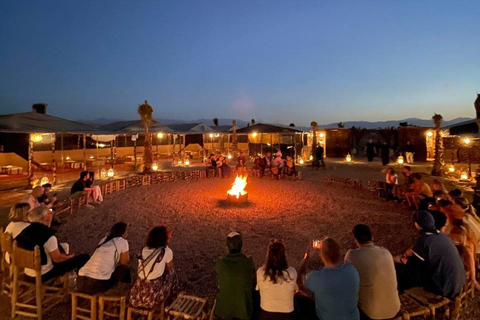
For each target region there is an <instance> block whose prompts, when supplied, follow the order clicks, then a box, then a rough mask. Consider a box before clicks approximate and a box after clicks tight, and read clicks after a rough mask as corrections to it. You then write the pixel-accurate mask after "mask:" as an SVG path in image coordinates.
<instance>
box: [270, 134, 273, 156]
mask: <svg viewBox="0 0 480 320" xmlns="http://www.w3.org/2000/svg"><path fill="white" fill-rule="evenodd" d="M270 153H271V155H272V156H273V133H270Z"/></svg>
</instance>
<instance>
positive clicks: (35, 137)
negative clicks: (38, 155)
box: [31, 133, 43, 142]
mask: <svg viewBox="0 0 480 320" xmlns="http://www.w3.org/2000/svg"><path fill="white" fill-rule="evenodd" d="M31 139H32V141H33V142H40V141H42V140H43V137H42V135H41V134H39V133H35V134H32V136H31Z"/></svg>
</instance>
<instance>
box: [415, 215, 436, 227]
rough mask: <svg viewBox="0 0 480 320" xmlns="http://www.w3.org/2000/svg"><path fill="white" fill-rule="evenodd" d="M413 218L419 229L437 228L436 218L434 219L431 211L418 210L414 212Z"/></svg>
mask: <svg viewBox="0 0 480 320" xmlns="http://www.w3.org/2000/svg"><path fill="white" fill-rule="evenodd" d="M413 220H414V221H415V227H416V228H417V229H418V230H422V229H425V230H435V219H433V216H432V215H431V213H430V212H428V211H426V210H419V211H416V212H415V213H414V214H413Z"/></svg>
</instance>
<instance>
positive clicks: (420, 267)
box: [395, 211, 465, 298]
mask: <svg viewBox="0 0 480 320" xmlns="http://www.w3.org/2000/svg"><path fill="white" fill-rule="evenodd" d="M414 220H415V227H416V228H417V229H418V230H419V237H418V238H417V240H416V241H415V244H414V245H413V247H412V249H409V250H407V252H405V253H404V254H403V255H402V256H398V257H395V260H396V262H397V264H396V265H395V268H396V271H397V282H398V288H399V291H400V292H403V291H404V290H407V289H410V288H412V287H419V286H420V287H423V288H424V289H425V290H426V291H429V292H432V293H434V294H438V295H441V296H443V297H446V298H453V297H454V296H455V295H457V294H458V293H459V292H460V291H461V290H462V288H463V285H464V283H465V270H464V267H463V264H462V260H461V258H460V255H459V253H458V250H457V248H455V245H454V244H453V242H452V241H451V240H450V239H449V238H448V236H447V235H446V234H444V233H442V232H440V231H438V230H437V229H436V228H435V219H434V218H433V216H432V214H430V213H429V212H428V211H417V212H415V213H414Z"/></svg>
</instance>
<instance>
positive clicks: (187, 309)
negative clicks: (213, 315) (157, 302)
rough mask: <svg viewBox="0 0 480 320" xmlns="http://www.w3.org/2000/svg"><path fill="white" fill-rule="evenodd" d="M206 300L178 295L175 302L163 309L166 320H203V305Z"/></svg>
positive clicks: (204, 314)
mask: <svg viewBox="0 0 480 320" xmlns="http://www.w3.org/2000/svg"><path fill="white" fill-rule="evenodd" d="M206 303H207V300H205V299H202V298H199V297H195V296H187V295H185V294H183V293H180V294H179V295H178V297H177V299H175V301H174V302H173V303H172V304H171V305H170V306H168V307H166V308H165V313H166V314H167V319H168V320H180V319H184V320H200V319H205V317H206V313H205V305H206Z"/></svg>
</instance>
